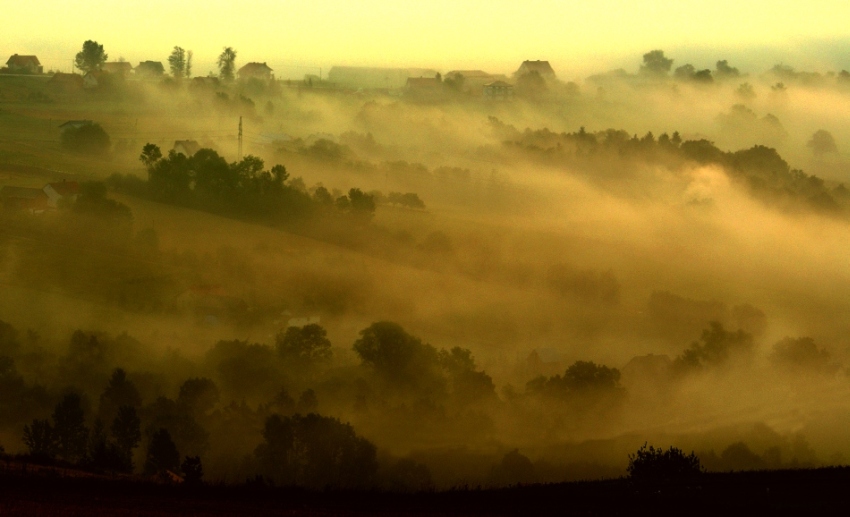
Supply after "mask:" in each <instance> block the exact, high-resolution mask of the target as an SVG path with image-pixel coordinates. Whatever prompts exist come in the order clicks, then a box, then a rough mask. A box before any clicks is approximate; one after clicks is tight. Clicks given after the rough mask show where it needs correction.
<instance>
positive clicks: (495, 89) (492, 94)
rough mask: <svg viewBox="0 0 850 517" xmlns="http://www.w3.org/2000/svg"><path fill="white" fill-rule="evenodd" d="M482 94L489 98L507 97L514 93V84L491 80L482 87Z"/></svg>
mask: <svg viewBox="0 0 850 517" xmlns="http://www.w3.org/2000/svg"><path fill="white" fill-rule="evenodd" d="M482 91H483V93H484V96H485V97H487V98H490V99H507V98H510V97H513V95H514V85H512V84H509V83H506V82H505V81H493V82H492V83H487V84H485V85H484V87H483V90H482Z"/></svg>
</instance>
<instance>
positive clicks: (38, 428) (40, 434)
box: [24, 420, 59, 459]
mask: <svg viewBox="0 0 850 517" xmlns="http://www.w3.org/2000/svg"><path fill="white" fill-rule="evenodd" d="M24 445H26V446H27V449H28V450H29V453H30V455H32V456H34V457H37V458H42V459H53V458H54V457H55V456H56V454H57V452H58V450H59V444H58V442H57V439H56V431H55V430H54V429H53V426H52V425H50V421H49V420H33V421H32V424H30V425H25V426H24Z"/></svg>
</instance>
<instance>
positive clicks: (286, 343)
mask: <svg viewBox="0 0 850 517" xmlns="http://www.w3.org/2000/svg"><path fill="white" fill-rule="evenodd" d="M276 346H277V353H278V355H279V356H280V357H282V358H283V359H284V360H285V361H292V362H293V363H294V364H297V365H300V366H311V365H314V364H317V363H320V362H324V361H328V360H329V359H330V358H331V354H332V351H331V342H330V340H329V339H328V338H327V331H326V330H325V329H324V328H323V327H322V326H321V325H318V324H316V323H312V324H310V325H304V326H303V327H289V328H287V329H286V331H285V332H281V333H279V334H278V335H277V338H276Z"/></svg>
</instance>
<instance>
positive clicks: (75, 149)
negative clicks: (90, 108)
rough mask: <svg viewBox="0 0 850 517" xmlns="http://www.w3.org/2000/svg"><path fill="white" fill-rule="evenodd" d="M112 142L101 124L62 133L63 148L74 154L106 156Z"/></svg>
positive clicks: (88, 125) (73, 128) (85, 125)
mask: <svg viewBox="0 0 850 517" xmlns="http://www.w3.org/2000/svg"><path fill="white" fill-rule="evenodd" d="M111 145H112V142H111V141H110V139H109V135H108V134H107V133H106V131H104V129H103V127H101V125H100V124H97V123H92V124H84V125H82V126H80V127H71V128H68V129H66V130H65V131H63V132H62V147H64V148H65V149H66V150H68V151H71V152H72V153H79V154H106V153H107V152H108V151H109V148H110V147H111Z"/></svg>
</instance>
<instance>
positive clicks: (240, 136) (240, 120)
mask: <svg viewBox="0 0 850 517" xmlns="http://www.w3.org/2000/svg"><path fill="white" fill-rule="evenodd" d="M237 159H238V160H239V161H242V116H241V115H240V116H239V157H238V158H237Z"/></svg>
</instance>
